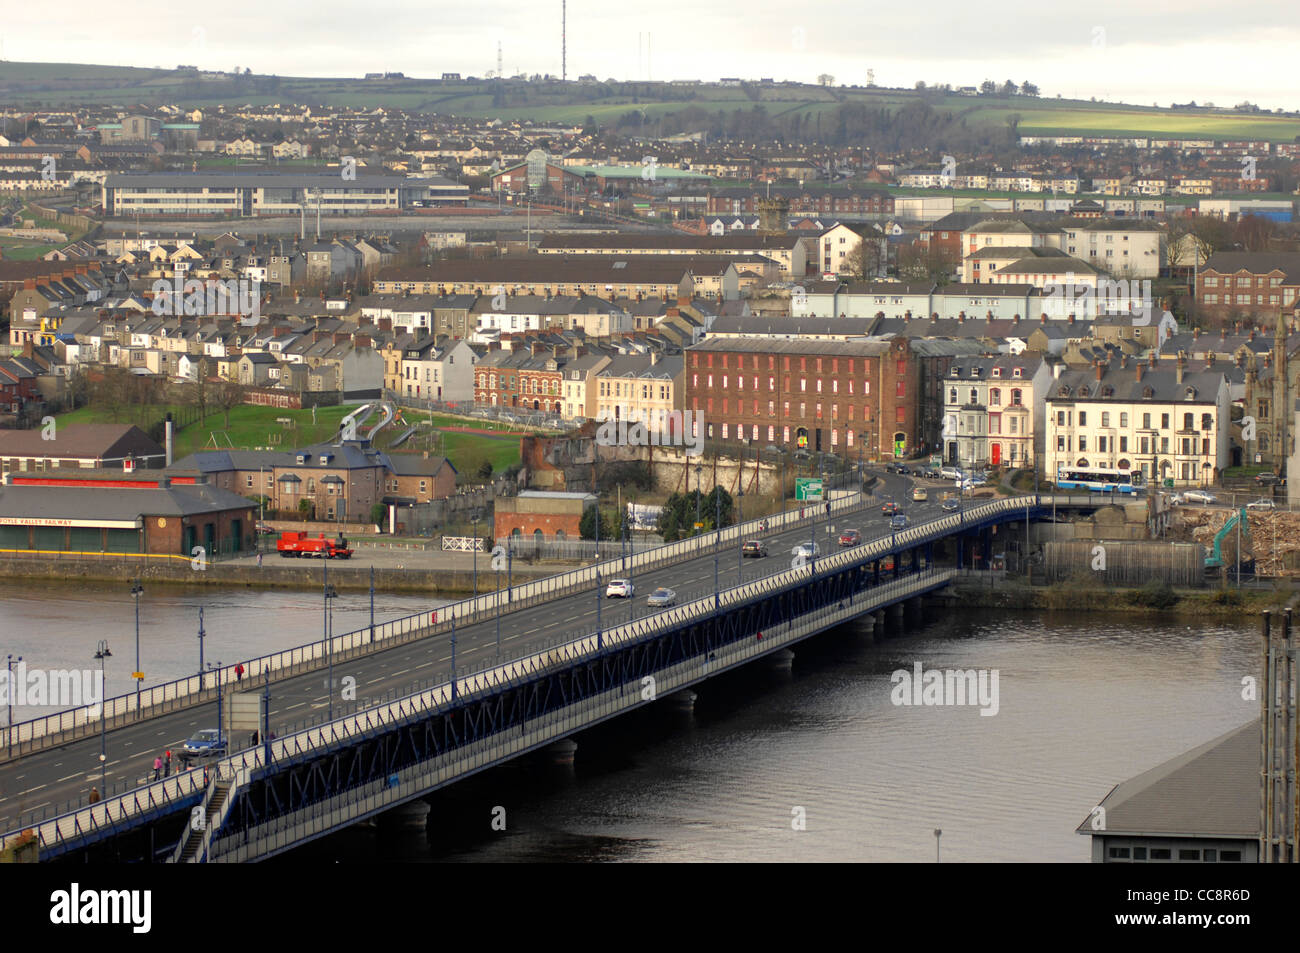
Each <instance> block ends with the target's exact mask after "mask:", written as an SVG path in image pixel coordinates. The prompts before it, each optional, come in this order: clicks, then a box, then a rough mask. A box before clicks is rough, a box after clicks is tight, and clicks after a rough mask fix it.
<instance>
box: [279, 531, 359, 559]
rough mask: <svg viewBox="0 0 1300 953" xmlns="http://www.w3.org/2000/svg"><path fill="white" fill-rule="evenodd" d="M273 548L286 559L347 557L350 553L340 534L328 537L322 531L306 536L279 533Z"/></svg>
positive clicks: (304, 534) (345, 541) (346, 542)
mask: <svg viewBox="0 0 1300 953" xmlns="http://www.w3.org/2000/svg"><path fill="white" fill-rule="evenodd" d="M275 548H276V549H277V550H278V551H279V553H280V555H281V556H282V557H284V558H286V559H288V558H291V557H303V556H306V557H308V558H309V559H310V558H315V559H347V558H349V557H350V556H351V555H352V550H351V549H349V548H348V541H347V540H346V539H344V538H343V537H342V536H339V537H338V538H336V539H330V538H329V537H327V536H326V535H325V534H324V533H321V534H320V535H319V536H308V535H307V534H306V533H281V534H280V538H279V539H278V540H276V543H275Z"/></svg>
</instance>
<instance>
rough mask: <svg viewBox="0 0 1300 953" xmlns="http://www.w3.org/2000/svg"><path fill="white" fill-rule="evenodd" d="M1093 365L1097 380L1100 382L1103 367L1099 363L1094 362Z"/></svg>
mask: <svg viewBox="0 0 1300 953" xmlns="http://www.w3.org/2000/svg"><path fill="white" fill-rule="evenodd" d="M1093 363H1094V364H1095V365H1096V368H1097V380H1101V375H1102V374H1103V373H1104V372H1103V370H1102V368H1103V367H1104V365H1103V364H1102V363H1101V361H1094V362H1093Z"/></svg>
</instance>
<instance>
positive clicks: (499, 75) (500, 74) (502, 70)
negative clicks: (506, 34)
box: [497, 40, 506, 79]
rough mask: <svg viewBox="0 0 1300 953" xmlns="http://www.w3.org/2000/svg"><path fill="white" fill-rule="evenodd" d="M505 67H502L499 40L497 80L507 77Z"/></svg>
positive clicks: (498, 42)
mask: <svg viewBox="0 0 1300 953" xmlns="http://www.w3.org/2000/svg"><path fill="white" fill-rule="evenodd" d="M505 73H506V71H505V67H503V66H502V65H501V41H500V40H497V79H501V78H502V77H504V76H505Z"/></svg>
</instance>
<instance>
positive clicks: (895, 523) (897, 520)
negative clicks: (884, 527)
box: [889, 513, 907, 529]
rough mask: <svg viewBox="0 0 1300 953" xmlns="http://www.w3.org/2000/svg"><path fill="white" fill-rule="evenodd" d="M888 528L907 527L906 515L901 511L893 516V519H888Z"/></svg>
mask: <svg viewBox="0 0 1300 953" xmlns="http://www.w3.org/2000/svg"><path fill="white" fill-rule="evenodd" d="M889 528H890V529H907V516H906V515H905V514H903V513H899V514H898V515H897V516H895V517H894V518H893V519H891V520H890V521H889Z"/></svg>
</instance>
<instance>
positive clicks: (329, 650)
mask: <svg viewBox="0 0 1300 953" xmlns="http://www.w3.org/2000/svg"><path fill="white" fill-rule="evenodd" d="M325 565H327V566H328V565H329V563H326V564H325ZM326 573H327V575H326V578H328V570H327V571H326ZM338 595H339V594H338V592H337V591H336V590H335V588H334V587H333V586H331V585H329V584H328V583H326V584H325V590H324V596H325V609H324V619H323V623H322V624H323V625H324V629H325V657H326V658H327V659H328V660H329V684H328V686H327V694H328V698H329V708H328V714H329V720H330V721H333V720H334V633H333V632H332V631H331V629H332V628H333V626H332V625H331V624H330V623H331V622H332V621H333V616H334V613H333V606H332V604H331V600H333V599H337V598H338Z"/></svg>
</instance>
